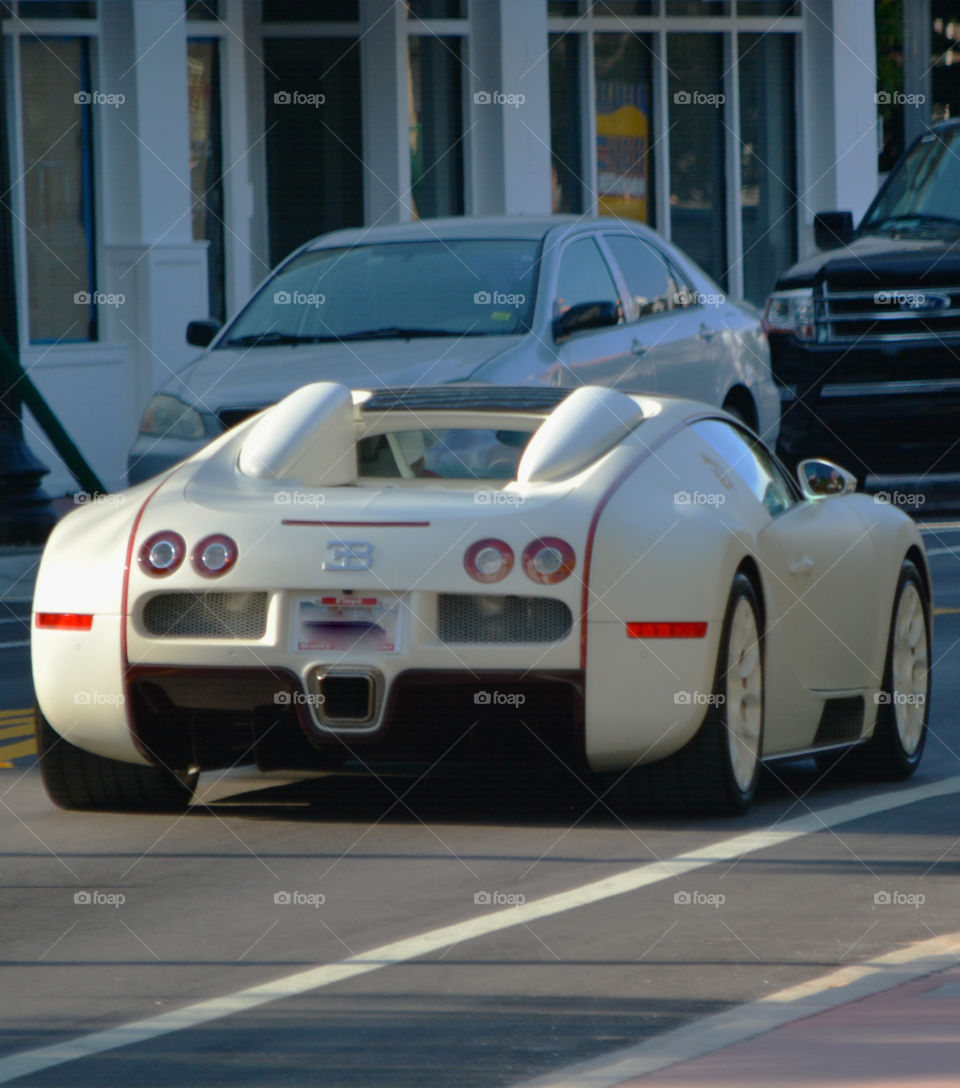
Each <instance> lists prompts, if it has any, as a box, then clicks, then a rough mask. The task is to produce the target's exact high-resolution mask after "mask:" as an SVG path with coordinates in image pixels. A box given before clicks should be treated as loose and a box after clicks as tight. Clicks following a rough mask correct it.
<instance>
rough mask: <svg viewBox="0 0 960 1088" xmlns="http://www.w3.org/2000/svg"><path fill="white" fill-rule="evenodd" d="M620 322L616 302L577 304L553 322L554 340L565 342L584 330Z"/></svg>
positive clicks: (618, 307)
mask: <svg viewBox="0 0 960 1088" xmlns="http://www.w3.org/2000/svg"><path fill="white" fill-rule="evenodd" d="M619 321H620V304H619V303H618V302H578V303H577V304H576V305H575V306H571V307H570V309H569V310H565V311H564V312H563V313H562V314H560V316H559V317H556V318H554V320H553V338H554V340H558V341H559V340H566V338H567V337H568V336H572V335H573V333H575V332H583V330H584V329H602V328H605V327H606V326H608V325H616V324H617V323H618V322H619Z"/></svg>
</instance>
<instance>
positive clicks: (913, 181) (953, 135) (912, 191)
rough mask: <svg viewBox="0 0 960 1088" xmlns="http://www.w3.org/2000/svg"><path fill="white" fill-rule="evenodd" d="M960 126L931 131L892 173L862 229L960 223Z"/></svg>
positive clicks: (947, 226)
mask: <svg viewBox="0 0 960 1088" xmlns="http://www.w3.org/2000/svg"><path fill="white" fill-rule="evenodd" d="M958 152H960V129H957V128H951V129H947V130H945V131H944V132H940V133H929V134H928V135H927V136H924V137H923V139H921V141H920V143H918V144H917V145H916V146H915V147H914V148H913V150H912V151H911V152H910V154H909V155H908V156H907V157H906V159H904V161H903V162H902V163H901V165H900V166H899V167H898V168H897V169H896V171H895V172H894V173H893V174H892V176H891V178H890V181H889V183H888V184H887V187H886V189H884V191H883V193H882V195H881V196H880V198H879V200H878V201H877V203H876V205H875V207H874V208H873V209H872V210H871V212H870V214H869V215H868V216H867V217H866V218H865V219H864V221H863V224H862V226H861V230H864V231H871V230H894V229H896V230H901V229H926V228H932V229H934V230H936V229H944V228H947V229H949V228H950V227H951V225H952V226H953V227H957V226H960V154H958Z"/></svg>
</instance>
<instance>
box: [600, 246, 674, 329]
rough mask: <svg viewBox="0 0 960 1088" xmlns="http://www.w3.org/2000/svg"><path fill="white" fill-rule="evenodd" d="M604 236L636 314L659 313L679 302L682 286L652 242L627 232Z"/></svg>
mask: <svg viewBox="0 0 960 1088" xmlns="http://www.w3.org/2000/svg"><path fill="white" fill-rule="evenodd" d="M604 240H605V241H606V243H607V245H609V246H610V249H611V250H612V251H613V255H614V257H615V258H616V260H617V264H618V265H620V271H621V272H622V273H623V278H624V279H625V280H626V281H627V288H628V290H629V291H630V296H631V298H632V299H633V302H634V305H635V306H636V316H637V317H646V316H647V315H648V314H659V313H663V312H664V311H665V310H673V309H676V308H677V307H678V306H681V305H682V304H683V299H684V297H685V294H686V286H685V285H684V284H682V283H679V282H678V281H677V279H676V277H675V275H674V272H673V270H672V269H671V268H670V266H669V265H667V263H666V262H665V261H664V260H663V258H662V257H661V256H660V254H659V253H658V252H657V251H656V250H655V249H654V248H653V246H650V245H648V244H647V243H646V242H645V241H644V240H643V239H642V238H636V237H634V236H632V235H629V234H607V235H604Z"/></svg>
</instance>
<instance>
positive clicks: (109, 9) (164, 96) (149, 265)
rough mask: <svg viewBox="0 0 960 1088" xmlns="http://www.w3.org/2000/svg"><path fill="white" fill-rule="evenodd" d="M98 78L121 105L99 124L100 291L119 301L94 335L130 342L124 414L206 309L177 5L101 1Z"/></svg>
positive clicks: (179, 360)
mask: <svg viewBox="0 0 960 1088" xmlns="http://www.w3.org/2000/svg"><path fill="white" fill-rule="evenodd" d="M101 25H102V27H103V32H102V37H101V42H100V49H101V58H102V60H101V64H100V81H101V83H102V84H103V90H105V91H107V92H108V93H121V94H123V95H125V98H126V101H125V102H124V104H123V106H122V107H120V108H118V109H117V110H115V111H114V116H110V115H106V116H104V113H105V111H101V112H100V113H98V116H97V119H98V120H101V119H102V127H101V130H100V131H101V133H102V141H101V142H102V152H103V153H102V158H101V162H102V167H101V170H100V175H99V177H100V182H99V184H100V191H101V199H100V201H99V207H100V209H101V212H102V231H101V236H102V239H103V245H102V247H101V251H102V257H103V259H102V265H101V276H100V280H101V289H102V290H104V291H109V292H117V293H121V294H123V295H124V296H125V298H126V300H127V301H126V302H125V304H124V305H123V306H120V307H117V308H116V309H115V310H114V311H109V312H108V313H107V314H106V315H104V316H105V319H106V320H105V321H104V324H105V326H106V327H105V328H104V329H103V331H102V335H103V336H104V338H105V339H108V340H111V341H114V342H116V341H127V342H129V343H131V344H132V346H133V351H134V356H135V360H136V364H135V371H136V373H135V381H134V386H135V393H134V396H135V401H136V404H135V406H134V414H139V411H140V409H141V408H142V407H143V405H144V403H145V402H146V400H147V399H148V398H149V396H150V394H151V393H152V392H153V390H154V388H155V387H156V386H157V385H159V384H160V383H161V382H163V381H165V380H166V379H167V378H168V377H169V376H170V375H171V374H173V373H175V372H176V371H177V370H179V369H180V368H181V367H182V366H183V365H184V364H185V363H187V362H189V360H190V359H191V358H192V357H193V356H194V355H195V354H196V349H195V348H191V347H189V346H188V345H187V343H186V341H185V339H184V330H185V329H186V325H187V322H188V321H189V320H190V319H192V318H196V317H206V316H207V313H208V296H207V275H206V243H205V242H194V241H193V240H192V230H191V217H190V206H191V191H190V171H189V148H190V130H189V116H188V111H187V45H186V37H187V23H186V20H185V18H184V6H183V3H182V0H101Z"/></svg>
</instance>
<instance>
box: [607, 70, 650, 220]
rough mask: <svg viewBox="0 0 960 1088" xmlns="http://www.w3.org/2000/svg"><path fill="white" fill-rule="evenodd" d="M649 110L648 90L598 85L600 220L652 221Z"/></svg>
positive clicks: (619, 84) (612, 83)
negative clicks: (608, 217) (603, 217)
mask: <svg viewBox="0 0 960 1088" xmlns="http://www.w3.org/2000/svg"><path fill="white" fill-rule="evenodd" d="M649 149H650V106H649V96H648V93H647V88H646V86H644V85H642V84H639V83H624V82H621V81H619V80H600V79H598V80H597V198H598V205H599V206H598V211H599V212H600V214H601V215H619V216H622V217H624V218H625V219H639V220H641V221H642V222H646V221H647V194H648V182H649V179H648V170H649V164H648V154H647V153H648V151H649Z"/></svg>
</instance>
